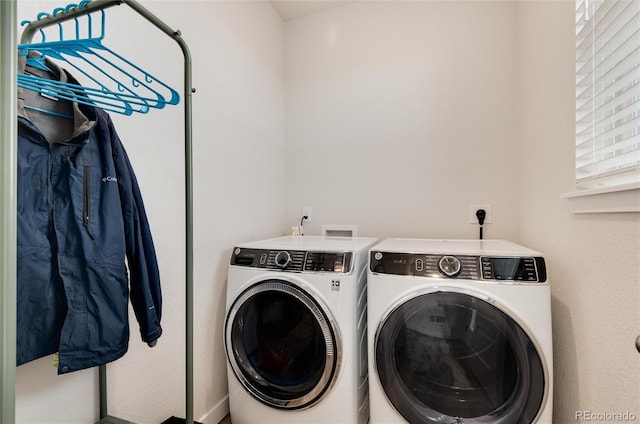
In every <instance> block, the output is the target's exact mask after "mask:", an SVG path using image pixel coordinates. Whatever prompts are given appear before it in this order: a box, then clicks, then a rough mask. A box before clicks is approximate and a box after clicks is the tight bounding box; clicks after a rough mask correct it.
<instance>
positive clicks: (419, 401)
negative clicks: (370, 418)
mask: <svg viewBox="0 0 640 424" xmlns="http://www.w3.org/2000/svg"><path fill="white" fill-rule="evenodd" d="M375 366H376V370H377V373H378V378H379V379H380V383H381V384H382V387H383V389H384V391H385V393H386V395H387V397H388V398H389V400H390V402H391V403H392V404H393V406H394V408H395V409H396V411H398V413H399V414H400V415H402V416H403V417H404V418H405V419H406V420H407V421H408V422H409V423H411V424H418V423H420V424H422V423H425V424H426V423H458V424H461V423H464V424H475V423H504V424H507V423H508V424H530V423H532V422H534V420H535V419H536V416H537V415H538V413H539V411H540V408H541V405H542V403H543V400H544V397H545V394H546V390H547V388H546V382H545V368H544V365H543V359H542V358H541V357H540V353H539V350H538V349H537V348H536V345H535V343H534V342H533V340H532V339H531V338H530V337H529V336H528V335H527V333H526V332H525V331H524V330H523V328H522V327H521V326H520V325H519V324H518V323H517V322H516V321H515V320H514V319H513V318H512V317H510V316H509V315H507V313H505V311H504V310H501V309H499V308H498V307H496V306H494V304H492V303H489V302H487V301H485V300H482V299H481V298H479V297H476V296H473V295H471V294H469V293H466V292H456V291H435V292H431V293H426V294H420V295H417V296H415V297H412V298H410V299H408V300H405V301H403V302H401V303H400V304H398V305H397V306H396V307H395V308H393V309H392V310H391V312H390V313H389V314H387V315H386V316H385V317H384V318H383V319H382V320H381V323H380V324H379V327H378V331H377V333H376V337H375Z"/></svg>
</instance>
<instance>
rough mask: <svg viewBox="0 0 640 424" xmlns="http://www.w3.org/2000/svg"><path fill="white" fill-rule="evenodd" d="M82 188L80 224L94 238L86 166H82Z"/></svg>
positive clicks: (88, 170) (88, 177)
mask: <svg viewBox="0 0 640 424" xmlns="http://www.w3.org/2000/svg"><path fill="white" fill-rule="evenodd" d="M82 183H83V190H82V225H84V228H85V230H86V231H87V234H89V237H91V240H94V237H93V234H92V233H91V228H90V224H91V169H90V168H89V167H88V166H85V167H84V174H83V179H82Z"/></svg>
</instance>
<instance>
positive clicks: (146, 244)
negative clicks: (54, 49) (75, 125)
mask: <svg viewBox="0 0 640 424" xmlns="http://www.w3.org/2000/svg"><path fill="white" fill-rule="evenodd" d="M105 115H106V114H105ZM107 119H108V122H109V127H110V133H111V145H112V152H113V160H114V163H115V166H116V172H117V174H118V186H119V190H120V202H121V206H122V216H123V221H124V232H125V242H126V253H127V265H128V268H129V285H130V292H131V303H132V304H133V310H134V313H135V315H136V319H137V320H138V324H139V325H140V333H141V335H142V340H143V341H144V342H146V343H148V344H150V345H151V346H153V345H154V344H155V343H154V342H155V341H156V340H157V339H158V338H159V337H160V335H161V334H162V327H161V326H160V318H161V316H162V291H161V287H160V272H159V269H158V261H157V258H156V252H155V248H154V245H153V239H152V236H151V229H150V227H149V222H148V220H147V216H146V213H145V209H144V204H143V201H142V195H141V193H140V187H139V186H138V181H137V179H136V176H135V173H134V172H133V168H132V166H131V162H130V161H129V157H128V156H127V153H126V151H125V149H124V146H123V145H122V142H121V141H120V138H119V137H118V135H117V134H116V131H115V129H114V128H113V123H112V121H111V119H110V118H109V117H108V115H107Z"/></svg>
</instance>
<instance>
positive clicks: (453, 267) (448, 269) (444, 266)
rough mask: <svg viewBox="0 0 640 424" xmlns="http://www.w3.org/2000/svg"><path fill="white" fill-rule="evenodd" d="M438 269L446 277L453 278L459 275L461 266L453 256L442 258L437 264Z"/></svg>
mask: <svg viewBox="0 0 640 424" xmlns="http://www.w3.org/2000/svg"><path fill="white" fill-rule="evenodd" d="M438 269H439V270H440V272H441V273H443V274H444V275H446V276H447V277H455V276H456V275H458V274H459V273H460V270H461V269H462V265H460V260H459V259H458V258H456V257H455V256H443V257H442V258H440V261H439V262H438Z"/></svg>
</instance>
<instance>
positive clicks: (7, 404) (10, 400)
mask: <svg viewBox="0 0 640 424" xmlns="http://www.w3.org/2000/svg"><path fill="white" fill-rule="evenodd" d="M16 20H17V2H16V0H9V1H0V44H1V46H0V132H1V136H0V162H1V163H0V172H1V174H0V175H1V176H0V198H1V199H2V205H0V368H1V369H0V383H1V384H0V398H1V399H0V422H1V423H7V424H9V423H14V422H15V399H16V397H15V382H16V290H17V289H16V251H17V246H16V240H17V232H16V227H17V214H18V207H17V204H18V203H17V197H18V194H17V190H18V188H17V187H18V183H17V179H18V176H17V151H18V150H17V131H18V130H17V128H18V126H17V122H16V112H17V108H18V106H17V101H16V99H17V90H18V88H17V75H16V74H17V48H16V29H17V23H16Z"/></svg>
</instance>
